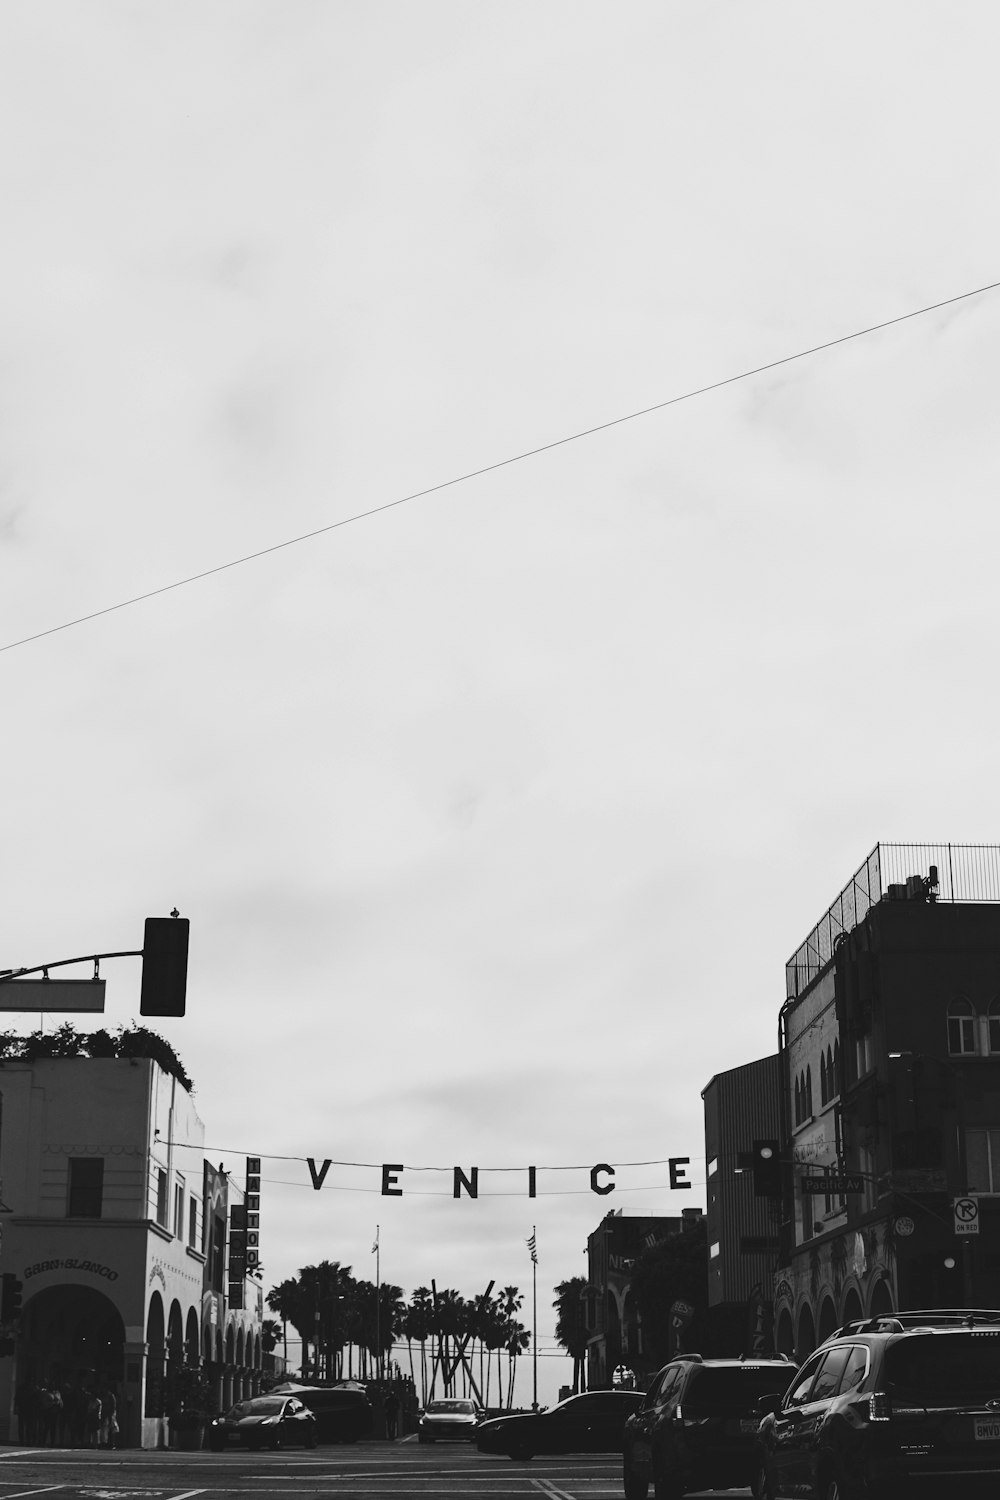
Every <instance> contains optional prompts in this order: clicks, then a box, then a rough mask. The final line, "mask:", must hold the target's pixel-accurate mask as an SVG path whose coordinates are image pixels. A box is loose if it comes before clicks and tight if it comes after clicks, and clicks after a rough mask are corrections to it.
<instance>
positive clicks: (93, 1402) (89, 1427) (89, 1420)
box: [83, 1390, 102, 1448]
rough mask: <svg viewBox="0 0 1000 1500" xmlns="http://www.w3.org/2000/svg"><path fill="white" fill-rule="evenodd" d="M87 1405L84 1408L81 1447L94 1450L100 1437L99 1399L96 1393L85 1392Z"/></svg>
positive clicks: (100, 1409)
mask: <svg viewBox="0 0 1000 1500" xmlns="http://www.w3.org/2000/svg"><path fill="white" fill-rule="evenodd" d="M86 1394H87V1405H86V1407H85V1412H86V1416H85V1420H84V1431H83V1445H84V1447H85V1448H96V1447H98V1445H99V1443H100V1436H101V1412H102V1405H101V1398H100V1396H99V1395H98V1394H97V1392H96V1391H93V1390H91V1391H87V1393H86Z"/></svg>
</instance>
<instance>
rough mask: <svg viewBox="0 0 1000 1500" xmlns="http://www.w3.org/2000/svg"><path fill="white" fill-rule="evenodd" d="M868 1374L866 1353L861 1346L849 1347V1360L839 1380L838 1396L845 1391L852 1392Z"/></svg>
mask: <svg viewBox="0 0 1000 1500" xmlns="http://www.w3.org/2000/svg"><path fill="white" fill-rule="evenodd" d="M867 1374H868V1351H867V1349H866V1348H865V1347H864V1345H863V1344H853V1345H852V1346H851V1354H850V1358H849V1359H848V1361H847V1364H846V1365H845V1366H844V1373H843V1375H842V1376H841V1378H840V1394H841V1395H843V1394H844V1392H845V1391H853V1390H854V1388H855V1386H858V1385H860V1384H861V1382H862V1381H863V1380H864V1378H865V1376H866V1375H867Z"/></svg>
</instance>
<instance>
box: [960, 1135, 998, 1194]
mask: <svg viewBox="0 0 1000 1500" xmlns="http://www.w3.org/2000/svg"><path fill="white" fill-rule="evenodd" d="M965 1175H966V1177H967V1178H968V1181H967V1183H966V1184H965V1186H966V1187H967V1188H968V1190H969V1192H970V1193H1000V1130H989V1129H987V1128H975V1127H973V1128H972V1129H969V1130H967V1131H966V1132H965Z"/></svg>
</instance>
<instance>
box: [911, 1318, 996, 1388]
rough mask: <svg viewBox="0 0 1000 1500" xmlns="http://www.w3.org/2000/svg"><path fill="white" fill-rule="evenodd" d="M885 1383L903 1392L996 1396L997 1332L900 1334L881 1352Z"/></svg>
mask: <svg viewBox="0 0 1000 1500" xmlns="http://www.w3.org/2000/svg"><path fill="white" fill-rule="evenodd" d="M885 1380H886V1385H887V1386H892V1387H894V1388H895V1390H896V1391H899V1392H903V1393H906V1394H907V1395H910V1394H912V1395H914V1396H916V1395H919V1397H920V1399H921V1401H926V1399H927V1397H928V1396H930V1395H939V1396H961V1395H966V1394H968V1395H975V1394H978V1393H980V1392H989V1394H991V1395H994V1396H1000V1333H978V1332H977V1333H948V1334H933V1333H928V1334H923V1335H920V1334H918V1335H916V1336H911V1337H908V1338H902V1339H900V1340H898V1342H897V1343H894V1344H892V1345H890V1347H889V1348H888V1349H887V1350H886V1356H885Z"/></svg>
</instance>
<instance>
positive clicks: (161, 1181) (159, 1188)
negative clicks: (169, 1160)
mask: <svg viewBox="0 0 1000 1500" xmlns="http://www.w3.org/2000/svg"><path fill="white" fill-rule="evenodd" d="M156 1222H157V1224H162V1226H163V1228H164V1229H166V1227H167V1174H166V1172H165V1171H164V1170H163V1168H162V1167H157V1169H156Z"/></svg>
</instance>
